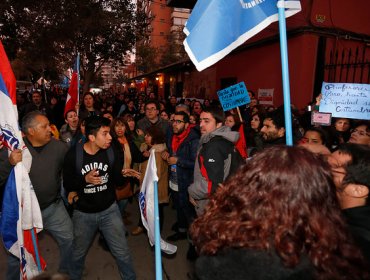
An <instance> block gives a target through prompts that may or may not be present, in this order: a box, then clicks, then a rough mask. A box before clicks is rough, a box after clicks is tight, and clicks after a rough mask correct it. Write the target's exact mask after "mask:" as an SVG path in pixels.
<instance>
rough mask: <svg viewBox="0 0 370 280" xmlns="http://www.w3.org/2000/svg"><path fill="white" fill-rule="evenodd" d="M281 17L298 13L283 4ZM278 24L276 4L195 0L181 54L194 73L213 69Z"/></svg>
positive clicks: (296, 7) (273, 1) (294, 2)
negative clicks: (187, 60) (234, 50)
mask: <svg viewBox="0 0 370 280" xmlns="http://www.w3.org/2000/svg"><path fill="white" fill-rule="evenodd" d="M285 7H286V9H285V16H286V17H289V16H292V15H294V14H296V13H297V12H299V11H300V10H301V5H300V1H298V0H292V1H285ZM277 20H278V8H277V1H276V0H198V1H197V4H196V5H195V7H194V10H193V12H192V14H191V16H190V18H189V20H188V22H187V24H186V26H185V29H184V32H185V34H186V35H187V38H186V39H185V41H184V46H185V50H186V51H187V53H188V55H189V57H190V59H191V60H192V62H193V63H194V65H195V66H196V68H197V69H198V71H202V70H203V69H205V68H207V67H209V66H211V65H213V64H214V63H216V62H217V61H219V60H220V59H222V58H223V57H224V56H226V55H227V54H228V53H230V52H231V51H232V50H233V49H235V48H236V47H238V46H240V45H241V44H243V43H244V42H245V41H246V40H248V39H249V38H251V37H252V36H254V35H255V34H257V33H258V32H260V31H261V30H263V29H264V28H266V27H267V26H268V25H270V24H271V23H272V22H275V21H277Z"/></svg>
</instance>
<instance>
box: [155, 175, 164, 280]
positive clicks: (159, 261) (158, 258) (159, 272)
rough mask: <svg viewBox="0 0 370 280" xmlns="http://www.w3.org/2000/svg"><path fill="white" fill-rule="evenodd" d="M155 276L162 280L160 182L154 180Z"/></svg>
mask: <svg viewBox="0 0 370 280" xmlns="http://www.w3.org/2000/svg"><path fill="white" fill-rule="evenodd" d="M154 238H155V276H156V277H155V278H156V279H157V280H162V279H163V278H162V259H161V241H160V239H161V235H160V231H159V209H158V182H157V181H154Z"/></svg>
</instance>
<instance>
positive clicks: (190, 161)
mask: <svg viewBox="0 0 370 280" xmlns="http://www.w3.org/2000/svg"><path fill="white" fill-rule="evenodd" d="M199 137H200V134H199V132H198V133H197V131H196V130H195V129H192V128H191V127H190V126H189V115H188V114H187V113H185V112H177V113H175V116H174V119H173V121H172V131H170V132H169V137H168V141H167V148H168V152H167V151H165V152H163V153H162V158H163V159H164V160H166V161H167V163H168V165H169V166H170V180H169V186H170V188H171V191H172V197H173V202H174V205H175V207H176V211H177V227H175V228H174V230H175V231H176V233H175V234H173V235H171V236H169V237H167V240H168V241H178V240H182V239H186V238H187V233H186V232H187V229H188V225H189V224H190V223H191V221H192V219H193V218H194V217H195V211H194V207H193V206H192V205H191V204H190V202H189V197H188V187H189V186H190V184H191V183H192V182H193V176H194V163H195V159H196V156H197V149H198V144H199Z"/></svg>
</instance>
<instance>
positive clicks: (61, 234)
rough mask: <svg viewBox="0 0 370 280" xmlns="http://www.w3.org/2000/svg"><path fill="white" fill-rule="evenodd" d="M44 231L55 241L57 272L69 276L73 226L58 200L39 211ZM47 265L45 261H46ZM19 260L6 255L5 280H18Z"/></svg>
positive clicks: (61, 202) (60, 201)
mask: <svg viewBox="0 0 370 280" xmlns="http://www.w3.org/2000/svg"><path fill="white" fill-rule="evenodd" d="M41 215H42V222H43V225H44V230H47V231H48V232H49V233H50V234H51V235H52V236H53V238H54V239H55V240H56V242H57V244H58V247H59V252H60V262H59V272H61V273H65V274H69V272H70V265H71V262H70V256H71V254H72V241H73V226H72V221H71V218H70V217H69V215H68V213H67V211H66V209H65V207H64V204H63V201H62V200H61V199H59V200H58V201H56V202H55V203H53V204H51V205H50V206H48V207H47V208H45V209H44V210H42V211H41ZM46 263H47V260H46ZM19 276H20V271H19V259H18V258H17V257H15V256H13V255H11V254H9V255H8V270H7V274H6V279H7V280H10V279H12V280H16V279H19Z"/></svg>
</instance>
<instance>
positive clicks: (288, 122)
mask: <svg viewBox="0 0 370 280" xmlns="http://www.w3.org/2000/svg"><path fill="white" fill-rule="evenodd" d="M277 7H278V10H279V32H280V55H281V68H282V74H283V96H284V115H285V138H286V144H287V145H289V146H293V136H292V117H291V116H292V112H291V108H290V87H289V64H288V44H287V36H286V22H285V1H284V0H279V1H278V2H277Z"/></svg>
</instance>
